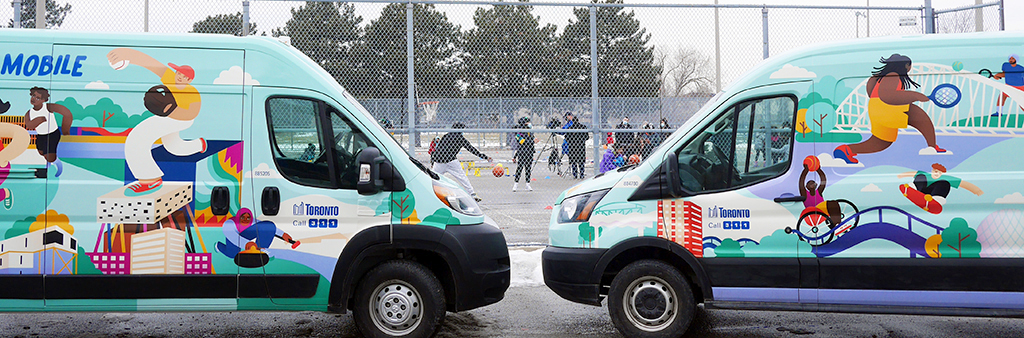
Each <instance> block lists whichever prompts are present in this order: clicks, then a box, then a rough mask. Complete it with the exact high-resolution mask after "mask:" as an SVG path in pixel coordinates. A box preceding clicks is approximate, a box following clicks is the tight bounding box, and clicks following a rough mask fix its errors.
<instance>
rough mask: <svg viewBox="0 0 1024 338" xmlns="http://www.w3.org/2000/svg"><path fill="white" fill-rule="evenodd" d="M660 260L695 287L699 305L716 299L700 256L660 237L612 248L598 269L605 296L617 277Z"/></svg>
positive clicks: (633, 240) (597, 278)
mask: <svg viewBox="0 0 1024 338" xmlns="http://www.w3.org/2000/svg"><path fill="white" fill-rule="evenodd" d="M643 259H656V260H660V261H663V262H665V263H667V264H669V265H672V266H673V267H675V268H676V269H679V272H681V273H682V274H683V276H685V277H686V278H687V279H689V281H690V283H691V284H692V285H693V286H694V288H693V298H694V301H695V302H696V303H703V302H705V301H709V300H713V299H714V296H713V294H712V292H711V280H710V278H708V275H707V273H706V272H705V270H704V267H703V265H701V263H700V261H699V260H698V259H697V257H694V256H693V254H692V253H690V252H689V251H688V250H686V249H685V248H683V247H682V246H681V245H679V244H676V243H675V242H671V241H669V240H666V239H663V238H658V237H635V238H631V239H627V240H624V241H622V242H619V243H618V244H616V245H614V246H612V247H611V248H610V249H608V252H606V253H605V254H604V255H602V256H601V259H600V260H598V262H597V266H596V267H595V269H594V271H595V274H596V276H595V278H594V279H593V280H599V281H600V285H601V294H602V295H607V294H608V292H609V287H610V285H611V284H612V280H613V279H614V278H615V275H616V274H618V273H619V271H622V269H623V268H625V267H626V266H627V265H629V264H630V263H633V262H636V261H639V260H643Z"/></svg>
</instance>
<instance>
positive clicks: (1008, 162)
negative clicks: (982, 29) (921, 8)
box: [543, 32, 1024, 337]
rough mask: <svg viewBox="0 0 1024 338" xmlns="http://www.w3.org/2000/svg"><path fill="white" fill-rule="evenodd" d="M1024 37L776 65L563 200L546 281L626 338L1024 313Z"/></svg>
mask: <svg viewBox="0 0 1024 338" xmlns="http://www.w3.org/2000/svg"><path fill="white" fill-rule="evenodd" d="M1022 41H1024V34H1021V33H1020V32H1013V33H1009V32H998V33H972V34H955V35H954V34H949V35H946V34H944V35H928V36H906V37H885V38H875V39H861V40H856V41H848V42H838V43H830V44H824V45H816V46H813V47H807V48H802V49H799V50H795V51H792V52H788V53H786V54H784V55H779V56H777V57H773V58H770V59H768V60H765V61H764V62H763V63H761V64H760V65H758V66H757V67H755V69H754V70H753V71H751V72H750V73H748V74H747V75H745V76H744V77H742V78H741V79H739V80H737V81H735V82H734V83H733V84H732V85H731V86H730V87H729V88H728V89H727V90H725V91H724V92H722V93H720V94H719V95H718V96H716V97H715V98H713V99H712V100H711V101H710V102H709V103H708V104H707V105H705V106H704V107H703V108H702V109H701V110H700V111H699V112H698V113H697V115H696V116H695V117H693V118H692V119H690V120H689V121H688V122H687V123H686V124H685V125H684V126H682V127H680V128H679V130H677V131H675V132H674V133H673V134H672V135H671V136H670V137H668V139H667V140H666V141H665V142H664V143H663V144H662V146H661V147H660V148H658V149H657V150H655V151H653V152H652V153H651V155H650V156H649V157H648V158H646V159H645V160H644V161H642V162H640V163H639V164H637V165H635V166H627V167H621V168H618V169H616V170H612V171H608V172H606V173H605V174H603V175H599V176H595V177H594V178H593V179H590V180H587V181H584V182H582V183H580V184H578V185H576V186H574V187H572V188H570V189H568V190H566V191H565V192H564V193H563V194H562V195H561V196H559V197H558V199H557V201H556V203H557V205H555V207H554V211H553V212H552V215H551V219H550V246H549V247H548V248H546V249H545V250H544V253H543V270H544V280H545V283H546V284H547V286H548V287H550V288H551V289H552V290H554V291H555V292H556V293H557V294H559V295H560V296H562V297H563V298H565V299H568V300H571V301H575V302H579V303H584V304H591V305H600V304H601V302H602V300H603V299H604V298H606V297H607V299H608V303H607V304H608V311H609V312H610V316H611V319H612V322H613V323H614V324H615V326H616V327H617V328H618V329H619V331H621V332H622V333H623V335H625V336H627V337H669V336H680V335H682V334H683V333H684V332H685V331H686V329H687V327H688V326H689V324H690V321H691V319H692V318H693V315H694V311H695V309H696V307H695V304H699V303H703V304H704V305H705V307H708V308H714V307H717V308H744V309H784V310H808V311H850V312H871V313H875V312H877V313H911V314H916V313H922V314H925V313H927V314H968V315H999V314H1005V313H1010V314H1016V315H1020V314H1021V313H1022V310H1024V279H1021V278H1020V276H1021V275H1022V274H1024V259H1022V258H1024V196H1022V193H1024V176H1022V173H1024V161H1020V157H1021V154H1022V149H1024V111H1022V108H1021V107H1022V106H1024V65H1021V64H1020V63H1019V62H1020V61H1021V60H1020V56H1019V55H1020V54H1024V42H1022Z"/></svg>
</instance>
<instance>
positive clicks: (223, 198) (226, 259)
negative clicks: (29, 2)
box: [0, 30, 510, 337]
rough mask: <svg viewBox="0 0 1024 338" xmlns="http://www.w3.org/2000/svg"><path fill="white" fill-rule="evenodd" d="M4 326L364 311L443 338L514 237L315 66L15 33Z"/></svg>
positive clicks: (1, 37) (1, 270)
mask: <svg viewBox="0 0 1024 338" xmlns="http://www.w3.org/2000/svg"><path fill="white" fill-rule="evenodd" d="M0 59H2V60H0V113H2V115H0V138H2V139H3V148H2V150H0V231H2V232H0V233H2V234H3V235H4V236H3V237H2V238H3V240H2V241H0V285H3V286H4V287H2V288H0V311H40V310H43V311H165V310H166V311H181V310H190V311H191V310H319V311H337V312H345V311H347V310H353V311H354V317H355V322H356V324H357V326H358V328H359V330H360V331H361V332H362V333H363V334H364V335H366V336H374V337H377V336H409V337H427V336H430V335H432V334H433V333H434V332H435V331H436V330H437V328H438V327H439V325H440V323H441V321H442V320H443V319H444V316H445V312H446V311H463V310H468V309H473V308H477V307H480V306H484V305H488V304H492V303H495V302H497V301H499V300H501V299H502V297H503V296H504V293H505V290H506V289H507V288H508V286H509V279H510V275H509V257H508V250H507V247H506V244H505V239H504V236H503V235H502V233H501V231H500V230H498V228H497V226H495V225H494V224H493V222H489V221H488V219H487V218H485V217H484V216H483V214H482V213H481V211H480V208H479V206H477V204H476V202H475V201H474V200H473V198H471V197H470V196H469V195H468V194H467V193H465V192H464V191H463V190H462V189H460V188H458V187H457V186H456V185H454V184H453V183H451V182H446V181H442V180H440V179H439V177H438V176H436V174H434V173H432V172H430V171H429V170H427V169H426V168H425V167H424V166H423V164H421V163H419V162H417V161H416V160H415V159H413V158H411V157H410V156H409V155H408V154H407V153H406V152H405V151H404V150H403V149H402V147H401V146H400V145H399V144H397V143H396V142H395V141H394V139H392V138H391V136H390V135H389V134H388V133H387V132H385V131H384V130H383V129H382V128H381V127H380V126H379V125H377V124H376V122H375V120H374V118H373V117H371V116H370V115H369V114H368V113H367V112H366V110H365V109H364V108H363V107H362V106H360V104H359V102H357V101H356V100H355V99H354V98H353V97H352V96H351V95H349V94H348V93H347V92H346V91H345V89H344V88H342V87H341V86H340V85H338V83H337V82H336V81H335V80H334V79H333V78H332V77H331V76H330V75H329V74H328V73H327V72H326V71H324V70H323V69H322V68H321V67H320V66H318V65H317V64H315V63H314V62H313V61H312V60H310V59H309V58H307V57H306V56H305V55H303V54H302V53H300V52H299V51H298V50H296V49H294V48H292V47H290V46H287V45H285V44H283V43H281V42H279V41H276V40H273V39H267V38H259V37H244V38H239V37H231V36H216V35H203V34H199V35H157V34H96V33H68V32H58V31H39V30H3V31H2V32H0Z"/></svg>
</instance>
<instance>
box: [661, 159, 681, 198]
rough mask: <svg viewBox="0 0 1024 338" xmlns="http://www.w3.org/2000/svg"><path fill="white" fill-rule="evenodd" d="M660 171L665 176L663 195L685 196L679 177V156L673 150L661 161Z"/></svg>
mask: <svg viewBox="0 0 1024 338" xmlns="http://www.w3.org/2000/svg"><path fill="white" fill-rule="evenodd" d="M661 173H662V175H664V177H665V186H664V189H665V190H664V195H667V196H670V197H673V198H680V197H684V196H686V194H685V193H684V192H683V182H682V181H681V180H680V179H679V157H678V156H677V155H676V153H675V152H669V153H668V154H667V155H665V162H662V163H661Z"/></svg>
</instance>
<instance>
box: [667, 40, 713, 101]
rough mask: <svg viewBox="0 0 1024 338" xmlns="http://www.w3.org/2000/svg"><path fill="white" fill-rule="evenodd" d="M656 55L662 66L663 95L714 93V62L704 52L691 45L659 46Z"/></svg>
mask: <svg viewBox="0 0 1024 338" xmlns="http://www.w3.org/2000/svg"><path fill="white" fill-rule="evenodd" d="M654 57H655V60H654V62H655V64H656V65H658V66H661V67H662V73H661V95H662V96H669V97H678V96H684V95H687V94H691V93H714V87H713V86H714V79H715V76H714V73H713V72H714V63H712V60H711V58H710V57H708V56H706V55H704V53H701V52H700V51H699V50H696V49H693V48H689V47H676V48H675V49H669V48H658V50H656V51H655V53H654Z"/></svg>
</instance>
